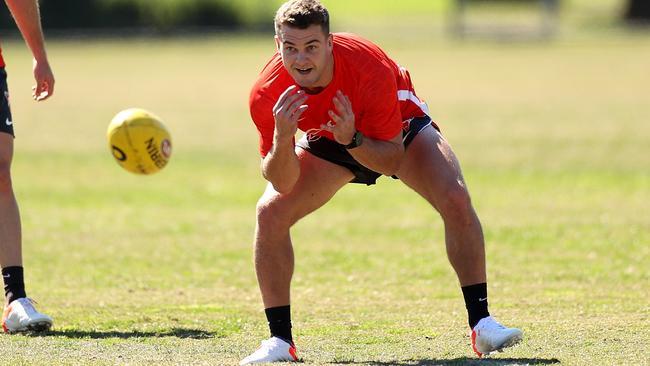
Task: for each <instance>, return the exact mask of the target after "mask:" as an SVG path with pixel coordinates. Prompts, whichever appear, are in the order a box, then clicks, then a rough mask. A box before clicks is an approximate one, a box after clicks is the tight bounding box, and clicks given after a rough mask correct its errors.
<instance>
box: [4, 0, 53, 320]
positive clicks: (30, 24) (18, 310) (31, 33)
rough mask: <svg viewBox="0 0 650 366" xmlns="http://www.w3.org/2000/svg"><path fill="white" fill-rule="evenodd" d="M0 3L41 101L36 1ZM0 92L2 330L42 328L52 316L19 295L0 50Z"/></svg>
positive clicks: (42, 63) (48, 89)
mask: <svg viewBox="0 0 650 366" xmlns="http://www.w3.org/2000/svg"><path fill="white" fill-rule="evenodd" d="M5 3H6V4H7V7H8V8H9V11H11V14H12V15H13V17H14V19H15V21H16V25H17V26H18V29H19V30H20V33H21V34H22V36H23V38H24V39H25V42H26V43H27V46H28V47H29V49H30V50H31V52H32V55H33V58H34V59H33V71H34V79H35V80H36V85H34V86H33V87H32V94H33V97H34V100H35V101H38V102H40V101H43V100H46V99H47V98H49V97H50V96H51V95H52V92H53V91H54V75H53V74H52V70H51V68H50V64H49V62H48V60H47V54H46V52H45V42H44V41H43V30H42V28H41V18H40V13H39V9H38V2H37V1H36V0H5ZM0 93H1V95H0V98H2V100H1V101H0V265H1V266H2V279H3V281H4V286H5V305H4V312H3V313H2V329H3V330H4V331H5V332H7V333H15V332H22V331H44V330H48V329H50V327H52V318H50V317H49V316H47V315H45V314H41V313H39V312H38V311H36V309H35V308H34V304H33V301H32V300H31V299H29V298H28V297H27V294H26V293H25V283H24V280H23V258H22V237H21V226H20V214H19V212H18V204H17V203H16V197H15V195H14V192H13V187H12V184H11V160H12V158H13V152H14V128H13V127H14V126H13V123H14V122H13V119H12V117H11V110H10V108H9V91H8V90H7V73H6V72H5V62H4V59H3V58H2V54H1V53H0Z"/></svg>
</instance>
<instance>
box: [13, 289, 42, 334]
mask: <svg viewBox="0 0 650 366" xmlns="http://www.w3.org/2000/svg"><path fill="white" fill-rule="evenodd" d="M33 303H34V301H33V300H32V299H29V298H26V297H21V298H20V299H16V300H14V301H12V302H11V304H9V305H7V306H6V307H5V310H4V312H3V313H2V329H4V331H5V333H16V332H25V331H34V332H42V331H46V330H49V329H50V327H52V318H50V317H49V316H47V315H45V314H41V313H39V312H38V311H36V309H34V305H33Z"/></svg>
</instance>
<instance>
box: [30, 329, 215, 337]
mask: <svg viewBox="0 0 650 366" xmlns="http://www.w3.org/2000/svg"><path fill="white" fill-rule="evenodd" d="M25 335H27V336H31V337H65V338H79V339H83V338H88V339H105V338H120V339H129V338H165V337H176V338H191V339H208V338H214V337H215V335H214V334H212V333H210V332H206V331H204V330H199V329H185V328H173V329H171V330H168V331H162V332H141V331H138V330H134V331H130V332H121V331H98V330H74V329H71V330H50V331H47V332H41V333H25Z"/></svg>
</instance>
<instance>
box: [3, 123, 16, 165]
mask: <svg viewBox="0 0 650 366" xmlns="http://www.w3.org/2000/svg"><path fill="white" fill-rule="evenodd" d="M13 155H14V137H13V136H12V135H10V134H8V133H4V132H0V170H9V166H10V165H11V159H12V158H13Z"/></svg>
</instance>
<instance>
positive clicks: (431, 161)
mask: <svg viewBox="0 0 650 366" xmlns="http://www.w3.org/2000/svg"><path fill="white" fill-rule="evenodd" d="M396 175H397V176H398V177H399V178H400V180H402V181H403V182H404V183H405V184H406V185H407V186H409V187H410V188H412V189H413V190H415V191H416V192H418V193H419V194H420V195H421V196H422V197H424V198H425V199H426V200H427V201H429V202H430V203H431V204H432V205H434V206H435V207H436V208H437V209H438V210H440V206H441V203H442V202H443V200H444V199H447V198H448V197H449V195H450V194H451V195H453V196H457V195H458V193H460V194H461V195H463V194H466V188H465V182H464V179H463V175H462V173H461V169H460V164H459V162H458V159H457V158H456V155H455V154H454V152H453V151H452V149H451V146H449V143H448V142H447V140H445V138H444V137H443V136H442V135H441V134H440V132H438V131H437V130H436V129H435V128H433V127H431V126H429V127H426V128H425V129H424V130H422V131H420V133H419V134H418V135H417V136H416V137H415V139H414V140H413V141H412V142H411V144H410V145H409V146H408V148H407V149H406V152H405V156H404V159H403V161H402V165H401V166H400V169H399V170H398V172H397V174H396Z"/></svg>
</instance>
